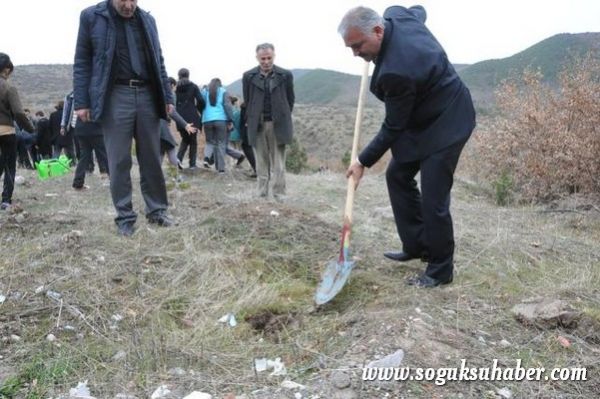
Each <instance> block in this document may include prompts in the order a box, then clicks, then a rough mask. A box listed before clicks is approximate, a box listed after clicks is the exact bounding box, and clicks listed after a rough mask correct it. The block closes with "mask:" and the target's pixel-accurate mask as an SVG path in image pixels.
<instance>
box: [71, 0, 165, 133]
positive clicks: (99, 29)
mask: <svg viewBox="0 0 600 399" xmlns="http://www.w3.org/2000/svg"><path fill="white" fill-rule="evenodd" d="M109 3H110V0H105V1H102V2H100V3H98V4H97V5H95V6H91V7H88V8H86V9H85V10H83V11H82V12H81V16H80V18H79V33H78V34H77V45H76V47H75V62H74V64H73V89H74V94H75V109H76V110H77V109H82V108H90V109H91V113H92V120H95V121H97V120H99V119H100V118H101V117H102V113H103V111H104V104H105V102H106V95H107V93H108V92H109V91H110V86H111V81H110V80H111V70H112V68H113V62H114V56H115V52H116V40H117V39H116V37H117V36H116V27H115V22H114V21H113V19H112V16H111V13H110V11H109V7H111V6H110V4H109ZM136 14H137V16H138V17H139V18H140V20H141V21H142V27H143V33H144V35H145V38H146V42H147V45H148V52H149V54H150V56H151V57H150V65H149V67H150V69H151V71H150V72H151V73H152V78H151V80H152V82H153V83H154V84H153V85H152V87H153V88H154V90H155V92H156V96H157V108H158V113H159V116H160V117H161V118H166V117H167V111H166V107H165V104H173V95H172V93H171V87H170V85H169V81H168V77H167V72H166V69H165V64H164V59H163V56H162V50H161V47H160V41H159V39H158V30H157V29H156V22H155V20H154V18H153V17H152V16H151V15H150V14H149V13H148V12H147V11H144V10H142V9H141V8H139V7H138V8H137V10H136Z"/></svg>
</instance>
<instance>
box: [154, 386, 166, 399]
mask: <svg viewBox="0 0 600 399" xmlns="http://www.w3.org/2000/svg"><path fill="white" fill-rule="evenodd" d="M170 393H171V391H170V390H169V387H168V386H166V385H161V386H159V387H158V388H156V390H155V391H154V392H152V395H151V396H150V399H160V398H164V397H166V396H167V395H169V394H170Z"/></svg>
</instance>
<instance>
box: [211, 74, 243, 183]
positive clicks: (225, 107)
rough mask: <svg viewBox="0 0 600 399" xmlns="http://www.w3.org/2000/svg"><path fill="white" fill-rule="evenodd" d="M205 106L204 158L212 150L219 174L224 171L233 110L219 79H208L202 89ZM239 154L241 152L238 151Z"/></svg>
mask: <svg viewBox="0 0 600 399" xmlns="http://www.w3.org/2000/svg"><path fill="white" fill-rule="evenodd" d="M202 97H203V98H204V102H205V104H206V106H205V107H204V112H202V130H204V135H205V136H206V144H207V145H206V147H205V150H204V158H205V160H206V158H210V157H211V156H212V155H213V154H212V153H211V150H212V151H213V152H214V157H215V169H216V170H217V172H219V173H220V174H223V173H225V153H226V150H227V142H228V137H229V130H231V129H232V128H233V122H232V121H233V112H232V109H231V100H230V98H229V94H228V93H227V91H226V90H225V89H224V88H223V86H222V84H221V79H219V78H214V79H212V80H211V81H210V84H209V85H208V89H207V90H203V91H202ZM240 155H241V153H240Z"/></svg>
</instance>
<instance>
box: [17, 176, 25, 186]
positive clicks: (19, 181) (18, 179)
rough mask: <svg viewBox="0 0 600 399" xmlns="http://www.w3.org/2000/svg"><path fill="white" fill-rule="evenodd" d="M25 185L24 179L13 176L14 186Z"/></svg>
mask: <svg viewBox="0 0 600 399" xmlns="http://www.w3.org/2000/svg"><path fill="white" fill-rule="evenodd" d="M24 184H25V178H24V177H23V176H21V175H17V176H15V185H16V186H22V185H24Z"/></svg>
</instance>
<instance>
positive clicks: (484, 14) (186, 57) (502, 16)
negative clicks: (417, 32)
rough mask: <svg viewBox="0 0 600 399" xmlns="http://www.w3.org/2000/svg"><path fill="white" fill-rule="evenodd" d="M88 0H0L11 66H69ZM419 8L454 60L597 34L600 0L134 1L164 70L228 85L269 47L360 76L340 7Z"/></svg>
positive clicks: (3, 42)
mask: <svg viewBox="0 0 600 399" xmlns="http://www.w3.org/2000/svg"><path fill="white" fill-rule="evenodd" d="M95 3H97V1H94V0H91V1H90V0H2V5H1V6H0V10H1V15H2V22H1V23H0V52H5V53H8V54H9V55H10V56H11V58H12V59H13V63H14V64H15V65H23V64H54V63H59V64H70V63H72V62H73V54H74V49H75V39H76V35H77V28H78V25H79V14H80V12H81V10H82V9H84V8H85V7H87V6H89V5H93V4H95ZM395 4H399V5H403V6H411V5H413V4H421V5H423V6H424V7H425V9H426V10H427V14H428V18H427V23H426V24H427V26H428V27H429V29H430V30H431V31H432V32H433V33H434V35H436V37H437V39H438V41H439V42H440V43H441V44H442V45H443V46H444V48H445V49H446V52H447V53H448V56H449V58H450V60H451V61H452V62H453V63H468V64H471V63H475V62H478V61H483V60H486V59H490V58H504V57H508V56H510V55H513V54H514V53H517V52H519V51H521V50H524V49H525V48H527V47H529V46H531V45H533V44H535V43H537V42H539V41H540V40H543V39H545V38H547V37H550V36H552V35H554V34H557V33H563V32H569V33H578V32H600V0H563V1H554V0H519V1H516V0H503V1H484V0H422V1H420V2H393V1H382V0H368V1H362V2H360V1H358V2H357V1H353V0H296V1H286V0H261V1H256V2H254V1H248V0H216V1H210V0H208V1H204V0H139V1H138V6H140V7H141V8H143V9H145V10H147V11H150V12H151V13H152V15H154V17H155V18H156V20H157V24H158V30H159V35H160V39H161V43H162V49H163V55H164V57H165V65H166V67H167V72H168V73H169V74H170V75H171V76H176V74H177V70H178V69H179V68H181V67H187V68H189V69H190V71H191V78H192V80H194V81H196V82H197V83H206V82H208V81H209V80H210V79H211V78H213V77H220V78H221V80H222V81H223V83H225V84H228V83H231V82H232V81H234V80H236V79H239V78H240V77H241V75H242V73H243V72H244V71H245V70H247V69H249V68H251V67H253V66H254V65H256V60H255V58H254V49H255V47H256V44H258V43H262V42H271V43H273V44H274V45H275V52H276V60H275V62H276V64H278V65H280V66H282V67H285V68H325V69H333V70H338V71H342V72H348V73H352V74H356V75H359V74H360V73H361V62H362V61H361V60H360V59H358V58H354V57H352V54H351V52H350V50H348V49H346V48H345V47H344V45H343V42H342V40H341V38H340V37H339V35H338V33H337V26H338V23H339V21H340V19H341V17H342V16H343V15H344V13H345V12H346V11H347V10H348V9H350V8H352V7H354V6H358V5H365V6H368V7H371V8H373V9H375V10H376V11H378V12H380V13H383V11H384V10H385V8H387V7H388V6H390V5H395Z"/></svg>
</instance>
